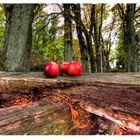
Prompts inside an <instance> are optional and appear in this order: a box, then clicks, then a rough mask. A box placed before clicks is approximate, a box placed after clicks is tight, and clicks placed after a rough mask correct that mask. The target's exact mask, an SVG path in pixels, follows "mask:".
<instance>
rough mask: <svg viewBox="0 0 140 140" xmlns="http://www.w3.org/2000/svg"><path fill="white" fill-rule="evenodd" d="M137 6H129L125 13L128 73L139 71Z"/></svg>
mask: <svg viewBox="0 0 140 140" xmlns="http://www.w3.org/2000/svg"><path fill="white" fill-rule="evenodd" d="M135 7H136V4H127V7H126V12H125V34H124V35H125V36H124V39H125V40H124V41H125V46H126V71H127V72H138V71H139V63H138V60H139V56H138V48H137V47H136V34H135V26H134V18H135Z"/></svg>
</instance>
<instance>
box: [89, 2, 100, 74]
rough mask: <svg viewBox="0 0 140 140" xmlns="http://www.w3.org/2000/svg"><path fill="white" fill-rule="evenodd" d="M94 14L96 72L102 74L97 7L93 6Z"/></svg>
mask: <svg viewBox="0 0 140 140" xmlns="http://www.w3.org/2000/svg"><path fill="white" fill-rule="evenodd" d="M91 12H92V23H93V29H94V33H93V40H94V44H95V48H96V71H97V72H100V51H99V48H100V43H99V33H98V27H97V21H96V5H95V4H93V5H92V8H91Z"/></svg>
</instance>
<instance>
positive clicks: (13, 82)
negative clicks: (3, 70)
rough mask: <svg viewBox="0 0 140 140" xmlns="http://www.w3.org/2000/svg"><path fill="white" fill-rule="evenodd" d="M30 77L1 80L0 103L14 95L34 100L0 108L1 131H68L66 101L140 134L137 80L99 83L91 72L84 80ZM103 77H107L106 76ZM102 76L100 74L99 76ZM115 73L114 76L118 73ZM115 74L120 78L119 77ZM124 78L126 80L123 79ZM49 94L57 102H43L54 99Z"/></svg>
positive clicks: (29, 132) (6, 132)
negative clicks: (51, 103) (43, 100)
mask: <svg viewBox="0 0 140 140" xmlns="http://www.w3.org/2000/svg"><path fill="white" fill-rule="evenodd" d="M121 75H123V74H121ZM26 76H27V75H26ZM32 76H33V75H31V76H29V77H28V78H26V77H24V76H21V77H20V75H19V77H17V78H16V77H15V76H14V77H13V76H12V77H10V76H7V77H4V78H2V79H0V89H1V91H0V99H1V100H0V101H2V103H4V102H6V101H7V100H8V99H9V98H10V99H12V98H15V97H16V96H17V95H18V96H23V95H26V96H28V95H30V96H31V99H33V101H36V102H32V103H30V104H28V105H20V106H16V107H14V106H12V107H7V108H4V109H1V110H0V121H1V122H2V123H0V134H70V133H71V131H69V130H71V129H72V128H71V119H70V114H68V112H67V111H66V112H65V109H66V108H67V107H66V104H67V103H74V106H76V105H75V102H77V103H76V104H78V105H79V106H80V107H81V108H82V109H83V110H86V111H87V112H90V113H92V114H96V115H98V116H100V117H104V118H105V119H108V120H110V121H112V122H113V125H114V126H118V125H119V126H121V127H122V128H128V129H130V130H132V131H136V134H139V133H140V84H139V80H138V81H136V82H135V83H134V84H132V83H133V80H131V77H129V81H130V84H129V83H125V81H123V82H122V83H107V82H106V83H102V82H96V81H93V80H92V78H93V79H94V77H92V75H91V76H90V77H89V79H83V80H82V79H80V77H78V78H70V79H69V78H68V77H64V78H60V79H59V78H58V79H47V78H46V79H45V78H39V77H37V78H36V77H35V76H34V78H32ZM87 76H88V75H87ZM102 76H104V77H106V76H107V75H106V74H105V75H102ZM102 76H101V75H99V77H100V79H101V77H102ZM114 76H115V77H117V75H114ZM125 76H126V74H125ZM131 76H132V75H131ZM118 77H119V80H120V81H121V76H118ZM139 77H140V76H139V75H138V74H137V75H136V78H135V79H139ZM111 78H113V77H109V76H108V77H107V79H109V82H110V81H111ZM124 79H125V80H126V78H124ZM104 80H105V79H104ZM119 80H118V81H119ZM19 93H20V94H19ZM49 95H51V96H52V97H56V98H57V97H58V99H59V101H58V102H56V104H53V105H50V104H48V102H45V103H43V102H42V100H40V99H41V98H42V99H43V98H44V97H45V98H48V99H49V100H53V98H49V97H50V96H49ZM32 97H33V98H32ZM39 98H40V99H39ZM38 100H40V101H38ZM55 101H57V99H56V100H55ZM59 103H62V104H63V103H64V104H63V105H62V104H59ZM0 104H1V103H0ZM61 105H62V106H61ZM63 107H64V108H63ZM36 108H37V109H36ZM50 108H51V109H50ZM60 108H61V109H60ZM45 109H46V110H45ZM60 110H61V111H60ZM50 111H52V112H50ZM65 113H66V114H67V115H66V114H65ZM12 114H13V115H12ZM18 114H20V115H18ZM55 114H56V115H55ZM53 115H54V116H53ZM14 116H15V117H14ZM36 118H38V119H36ZM46 118H47V119H46ZM53 120H54V121H53ZM57 120H58V123H57ZM55 122H56V123H55ZM30 126H31V127H30ZM49 126H51V127H49ZM114 126H112V127H114ZM113 129H115V128H112V129H111V130H110V133H112V130H113ZM63 130H65V131H63Z"/></svg>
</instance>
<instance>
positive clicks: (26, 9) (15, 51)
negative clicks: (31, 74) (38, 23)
mask: <svg viewBox="0 0 140 140" xmlns="http://www.w3.org/2000/svg"><path fill="white" fill-rule="evenodd" d="M4 6H5V13H6V29H5V36H4V47H5V70H6V71H29V65H30V61H29V60H30V52H31V43H32V21H33V16H34V9H35V5H34V4H7V5H4Z"/></svg>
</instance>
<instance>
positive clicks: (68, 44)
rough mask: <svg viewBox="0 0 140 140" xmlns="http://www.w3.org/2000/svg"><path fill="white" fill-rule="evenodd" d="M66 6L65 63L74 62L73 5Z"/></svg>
mask: <svg viewBox="0 0 140 140" xmlns="http://www.w3.org/2000/svg"><path fill="white" fill-rule="evenodd" d="M63 6H64V61H66V62H70V61H71V60H72V27H71V26H72V21H71V4H63Z"/></svg>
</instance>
